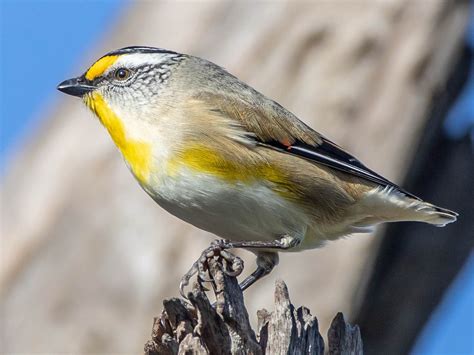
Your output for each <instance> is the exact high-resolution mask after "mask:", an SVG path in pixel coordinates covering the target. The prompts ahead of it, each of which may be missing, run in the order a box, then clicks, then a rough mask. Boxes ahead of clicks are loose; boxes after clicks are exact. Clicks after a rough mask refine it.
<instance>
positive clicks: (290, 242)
mask: <svg viewBox="0 0 474 355" xmlns="http://www.w3.org/2000/svg"><path fill="white" fill-rule="evenodd" d="M299 243H300V240H299V239H297V238H294V237H292V236H289V235H286V234H285V235H283V236H282V237H281V238H280V239H275V240H271V241H261V240H251V241H244V240H239V241H232V240H226V239H216V240H215V241H213V242H212V244H214V245H216V246H219V248H221V249H222V250H224V249H234V248H245V249H282V250H286V249H291V248H294V247H296V246H297V245H298V244H299ZM212 244H211V245H212Z"/></svg>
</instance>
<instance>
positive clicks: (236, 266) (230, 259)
mask: <svg viewBox="0 0 474 355" xmlns="http://www.w3.org/2000/svg"><path fill="white" fill-rule="evenodd" d="M220 254H221V256H222V258H223V259H224V260H225V262H226V264H227V266H228V269H226V270H224V272H225V273H226V275H228V276H239V275H240V274H241V273H242V270H243V269H244V262H243V260H242V259H241V258H239V257H238V256H236V255H234V254H232V253H229V252H228V251H226V250H222V251H221V253H220Z"/></svg>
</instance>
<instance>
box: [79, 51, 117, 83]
mask: <svg viewBox="0 0 474 355" xmlns="http://www.w3.org/2000/svg"><path fill="white" fill-rule="evenodd" d="M118 57H119V56H118V55H108V56H106V57H102V58H100V59H99V60H98V61H97V62H95V63H94V64H92V66H91V67H90V68H89V70H88V71H87V73H86V79H87V80H94V79H95V78H97V77H98V76H100V75H102V74H103V73H104V72H105V71H106V70H107V68H108V67H110V66H111V65H112V64H114V63H115V61H116V60H117V58H118Z"/></svg>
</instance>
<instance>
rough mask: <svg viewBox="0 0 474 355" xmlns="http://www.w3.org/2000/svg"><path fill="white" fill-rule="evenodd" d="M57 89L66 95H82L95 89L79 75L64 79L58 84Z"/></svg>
mask: <svg viewBox="0 0 474 355" xmlns="http://www.w3.org/2000/svg"><path fill="white" fill-rule="evenodd" d="M58 90H59V91H61V92H63V93H65V94H68V95H72V96H79V97H82V96H83V95H84V94H86V93H88V92H90V91H93V90H95V86H93V85H90V83H88V82H87V81H86V79H85V78H84V77H83V76H80V77H78V78H74V79H68V80H64V81H63V82H62V83H61V84H59V85H58Z"/></svg>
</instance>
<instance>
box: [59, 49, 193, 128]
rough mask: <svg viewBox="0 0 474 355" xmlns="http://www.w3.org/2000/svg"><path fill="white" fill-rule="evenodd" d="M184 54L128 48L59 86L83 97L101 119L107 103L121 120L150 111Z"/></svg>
mask: <svg viewBox="0 0 474 355" xmlns="http://www.w3.org/2000/svg"><path fill="white" fill-rule="evenodd" d="M184 58H185V55H182V54H179V53H176V52H172V51H168V50H164V49H160V48H154V47H137V46H135V47H126V48H122V49H119V50H116V51H112V52H109V53H107V54H106V55H104V56H103V57H101V58H100V59H98V60H97V61H96V62H95V63H94V64H92V66H91V67H90V68H89V69H88V70H87V71H86V72H85V73H84V74H83V75H81V76H79V77H76V78H73V79H68V80H65V81H63V82H62V83H61V84H59V85H58V90H59V91H62V92H64V93H66V94H69V95H73V96H78V97H81V98H82V99H83V100H84V102H85V103H86V105H87V106H88V107H89V108H91V109H92V110H93V111H94V112H95V113H96V114H97V115H98V116H99V118H100V119H101V120H102V117H101V115H100V114H101V108H100V106H101V105H103V104H104V103H105V104H106V105H107V106H108V108H110V109H111V110H112V111H113V112H114V113H115V114H116V115H118V116H120V117H127V116H133V117H134V118H138V117H140V115H141V114H142V113H144V112H146V111H147V109H148V108H149V107H150V106H151V105H152V104H153V101H154V100H155V99H156V98H157V97H158V96H159V93H160V91H161V90H162V89H163V88H164V87H165V86H166V85H167V83H168V81H169V80H170V77H171V75H172V72H173V70H174V69H175V67H177V66H178V65H179V63H180V62H181V61H182V60H183V59H184Z"/></svg>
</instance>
